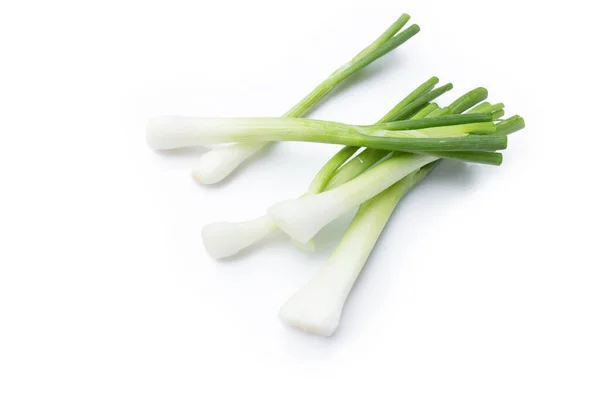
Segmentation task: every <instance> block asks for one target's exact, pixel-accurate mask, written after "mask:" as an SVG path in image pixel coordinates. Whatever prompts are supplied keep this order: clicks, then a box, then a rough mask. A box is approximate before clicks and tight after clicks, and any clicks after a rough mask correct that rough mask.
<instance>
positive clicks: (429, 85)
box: [379, 76, 440, 123]
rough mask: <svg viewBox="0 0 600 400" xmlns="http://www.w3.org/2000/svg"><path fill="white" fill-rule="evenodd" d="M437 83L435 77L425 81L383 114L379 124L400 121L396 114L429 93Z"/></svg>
mask: <svg viewBox="0 0 600 400" xmlns="http://www.w3.org/2000/svg"><path fill="white" fill-rule="evenodd" d="M439 81H440V80H439V79H438V78H437V77H436V76H434V77H432V78H430V79H428V80H427V81H425V82H424V83H423V84H421V85H420V86H419V87H418V88H416V89H415V90H413V91H412V92H411V93H410V94H409V95H408V96H406V97H405V98H404V99H402V101H400V102H399V103H398V104H396V105H395V106H394V108H392V109H391V110H390V111H388V113H387V114H385V115H384V116H383V118H381V119H380V120H379V123H382V122H388V121H396V120H398V119H400V118H398V117H397V115H398V113H401V112H402V111H403V110H404V109H405V108H406V107H407V106H408V105H409V104H411V103H412V102H413V101H415V100H416V99H418V98H420V97H421V96H423V95H424V94H426V93H428V92H430V91H431V89H433V88H434V87H435V85H437V84H438V82H439Z"/></svg>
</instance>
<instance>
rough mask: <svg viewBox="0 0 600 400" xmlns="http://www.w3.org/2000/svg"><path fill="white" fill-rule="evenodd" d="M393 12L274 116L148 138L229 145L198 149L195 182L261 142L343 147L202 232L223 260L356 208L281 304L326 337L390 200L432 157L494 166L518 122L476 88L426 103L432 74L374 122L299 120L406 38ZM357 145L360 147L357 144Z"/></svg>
mask: <svg viewBox="0 0 600 400" xmlns="http://www.w3.org/2000/svg"><path fill="white" fill-rule="evenodd" d="M407 21H408V16H404V15H403V16H402V17H401V18H400V19H399V20H398V21H396V22H395V23H394V24H393V25H392V26H391V27H390V28H388V30H387V31H386V32H385V33H384V34H383V35H381V36H380V37H379V38H378V39H377V40H376V41H375V42H373V44H371V45H370V46H369V47H367V48H366V49H365V50H363V51H362V52H361V53H359V54H358V55H357V56H356V57H355V58H354V59H353V60H352V61H351V62H350V63H348V64H346V65H344V66H343V67H341V68H340V69H338V71H336V72H335V73H334V74H332V75H331V76H330V78H328V79H327V80H326V81H324V82H323V83H322V84H321V85H319V86H318V87H317V88H316V89H315V90H314V91H313V92H312V93H311V94H309V96H307V97H306V98H305V99H303V100H302V101H301V102H300V103H299V104H298V105H297V106H296V107H294V108H293V109H292V110H290V111H289V112H288V113H286V114H285V115H284V117H280V118H193V117H181V116H165V117H157V118H153V119H151V120H150V121H149V124H148V128H147V141H148V144H149V145H150V146H151V147H152V148H154V149H157V150H166V149H172V148H178V147H185V146H200V145H211V144H224V143H235V144H234V145H231V146H228V147H223V148H219V149H216V150H213V151H210V152H209V153H206V155H205V156H204V157H202V160H201V168H200V169H199V170H196V171H195V172H194V176H195V177H196V178H197V180H198V181H200V182H204V183H212V182H216V181H218V180H221V179H222V178H223V177H225V176H227V175H228V174H229V173H230V172H231V171H233V170H234V169H235V168H236V167H237V166H238V165H240V163H241V162H243V161H244V160H245V159H246V158H247V157H249V156H250V155H252V154H254V153H256V152H257V151H258V150H259V149H260V148H262V147H264V146H265V145H266V144H267V143H270V142H277V141H308V142H318V143H328V144H343V145H345V147H343V148H342V149H340V150H339V151H338V152H337V153H336V154H335V155H334V156H333V157H332V158H331V159H330V160H329V161H328V162H327V163H326V164H325V165H324V166H323V167H322V168H321V170H320V171H319V172H318V173H317V175H316V176H315V178H314V179H313V181H312V183H311V185H310V186H309V188H308V190H307V192H306V193H305V194H304V195H302V196H300V197H299V198H296V199H293V200H287V201H283V202H280V203H277V204H275V205H273V206H271V207H269V208H268V209H267V215H263V216H261V217H258V218H255V219H252V220H249V221H245V222H239V223H233V222H217V223H213V224H210V225H207V226H205V227H204V228H203V229H202V238H203V240H204V245H205V247H206V249H207V251H208V253H209V254H210V255H211V256H212V257H214V258H222V257H228V256H231V255H233V254H236V253H238V252H239V251H240V250H242V249H244V248H247V247H248V246H251V245H252V244H255V243H256V242H258V241H259V240H261V239H262V238H264V237H265V236H267V235H269V234H270V233H273V232H276V231H278V230H282V231H284V232H285V233H286V234H288V236H290V237H291V238H292V239H294V242H295V243H297V244H298V245H299V246H304V247H310V246H311V245H312V242H313V239H312V238H313V236H315V235H316V233H318V232H319V231H320V230H321V229H322V228H323V227H324V226H325V225H327V224H328V223H330V222H331V221H333V220H334V219H336V218H338V217H340V216H341V215H343V214H345V213H347V212H349V211H350V210H352V209H354V208H355V207H359V208H358V212H357V213H356V215H355V216H354V219H353V220H352V223H351V224H350V226H349V228H348V230H347V231H346V233H345V234H344V236H343V238H342V240H341V242H340V243H339V245H338V246H337V248H336V249H335V250H334V252H333V254H332V255H331V257H330V258H329V260H328V261H327V262H326V263H325V265H324V267H323V268H322V269H321V270H320V271H319V272H318V273H317V275H316V276H315V277H314V278H313V279H312V280H311V281H310V282H308V283H307V284H306V285H305V286H304V287H303V288H301V289H300V290H299V291H298V292H296V293H295V294H294V295H293V296H292V297H291V298H290V299H289V300H288V301H287V302H286V303H285V304H284V306H283V307H282V308H281V310H280V313H279V316H280V318H281V320H282V321H283V322H284V323H286V324H288V325H290V326H292V327H295V328H298V329H301V330H304V331H307V332H311V333H314V334H318V335H323V336H330V335H332V334H333V333H334V332H335V331H336V329H337V327H338V325H339V321H340V318H341V315H342V312H343V308H344V304H345V302H346V299H347V297H348V295H349V293H350V291H351V290H352V287H353V285H354V283H355V281H356V279H357V277H358V276H359V274H360V272H361V271H362V269H363V267H364V265H365V263H366V261H367V259H368V257H369V255H370V253H371V251H372V250H373V248H374V246H375V244H376V242H377V240H378V238H379V236H380V235H381V233H382V231H383V229H384V227H385V225H386V223H387V221H388V220H389V218H390V216H391V214H392V212H393V210H394V208H395V207H396V205H397V204H398V202H399V200H400V199H401V198H402V197H403V196H404V195H405V194H406V193H408V192H409V191H410V190H411V189H412V188H413V187H415V185H417V183H419V182H420V181H422V180H423V179H424V178H425V177H427V176H428V175H429V174H430V172H431V171H432V170H433V169H434V168H435V166H436V165H438V164H439V163H440V161H441V159H447V158H448V159H458V160H463V161H467V162H474V163H484V164H492V165H500V164H501V163H502V154H501V153H498V152H496V150H503V149H505V148H506V145H507V135H509V134H511V133H513V132H516V131H518V130H520V129H523V128H524V126H525V123H524V120H523V118H521V117H520V116H514V117H511V118H508V119H502V117H503V116H504V113H505V111H504V104H503V103H497V104H492V103H489V102H486V101H485V100H486V99H487V96H488V92H487V90H486V89H485V88H476V89H474V90H472V91H470V92H468V93H466V94H465V95H463V96H461V97H459V98H458V99H457V100H455V101H454V102H452V103H451V104H450V105H449V106H446V107H440V106H439V105H438V104H437V103H432V101H434V100H435V99H437V98H438V97H439V96H440V95H442V94H444V93H446V92H447V91H449V90H451V89H452V84H446V85H443V86H440V87H437V88H436V85H437V84H438V82H439V80H438V79H437V78H436V77H434V78H431V79H429V80H427V81H426V82H424V83H423V84H421V85H420V86H419V87H418V88H417V89H416V90H414V91H413V92H412V93H410V94H409V95H408V96H407V97H406V98H404V99H403V100H402V101H400V102H399V103H398V104H397V105H396V106H394V107H393V108H392V109H391V110H390V111H389V112H388V113H387V114H386V115H385V116H384V117H383V118H382V119H381V120H380V121H378V122H377V123H375V124H373V125H348V124H344V123H340V122H331V121H323V120H321V121H317V120H310V119H304V118H300V116H301V115H303V114H304V113H305V112H307V111H308V109H309V108H310V107H311V106H312V105H313V104H315V103H316V102H318V100H319V99H321V98H322V97H323V96H325V95H326V94H327V93H328V92H330V91H331V90H332V88H333V87H334V86H335V85H337V84H338V83H339V82H341V81H342V80H343V79H345V78H346V77H347V76H350V75H351V74H352V73H354V72H356V71H357V70H359V69H360V68H362V67H364V66H365V65H368V64H369V63H370V62H372V61H374V60H375V59H377V58H379V57H381V56H382V55H384V54H386V53H387V52H389V51H391V50H392V49H393V48H395V47H397V46H398V45H400V44H401V43H403V42H405V41H406V40H408V38H410V37H411V36H413V35H414V34H415V33H416V32H417V31H418V27H416V26H413V27H410V28H408V29H406V30H405V31H403V32H401V33H399V34H397V35H396V33H397V32H398V31H399V30H400V29H401V28H402V27H403V26H404V25H405V24H406V22H407ZM361 147H364V148H363V149H360V148H361Z"/></svg>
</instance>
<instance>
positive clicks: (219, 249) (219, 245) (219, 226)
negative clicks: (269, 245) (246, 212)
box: [202, 215, 279, 258]
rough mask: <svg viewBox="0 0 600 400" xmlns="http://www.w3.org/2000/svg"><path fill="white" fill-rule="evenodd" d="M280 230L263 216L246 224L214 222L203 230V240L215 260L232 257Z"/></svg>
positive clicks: (269, 219)
mask: <svg viewBox="0 0 600 400" xmlns="http://www.w3.org/2000/svg"><path fill="white" fill-rule="evenodd" d="M278 229H279V228H278V227H277V225H275V223H273V221H272V220H271V218H269V217H268V216H266V215H265V216H263V217H259V218H255V219H252V220H250V221H244V222H214V223H212V224H209V225H206V226H204V227H203V228H202V240H203V242H204V247H205V248H206V251H207V252H208V254H209V255H210V256H211V257H213V258H225V257H230V256H232V255H234V254H236V253H238V252H239V251H240V250H243V249H245V248H246V247H249V246H251V245H253V244H254V243H256V242H258V241H260V240H261V239H263V238H265V237H266V236H267V235H269V234H270V233H273V232H276V231H277V230H278Z"/></svg>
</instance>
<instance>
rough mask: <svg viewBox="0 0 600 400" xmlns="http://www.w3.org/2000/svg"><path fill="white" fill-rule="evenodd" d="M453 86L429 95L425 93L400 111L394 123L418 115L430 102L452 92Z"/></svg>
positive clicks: (447, 86) (444, 86)
mask: <svg viewBox="0 0 600 400" xmlns="http://www.w3.org/2000/svg"><path fill="white" fill-rule="evenodd" d="M452 87H453V86H452V84H451V83H447V84H445V85H443V86H440V87H439V88H437V89H434V90H432V91H431V92H429V93H425V94H423V95H422V96H420V97H419V98H418V99H415V101H413V102H412V103H411V104H409V105H408V106H407V107H404V108H403V109H401V110H399V111H398V112H397V113H395V114H394V115H392V120H393V121H398V120H404V119H407V118H410V117H411V116H413V115H414V114H416V113H417V112H418V111H419V110H421V109H422V107H423V106H425V105H427V104H428V103H429V102H430V101H433V100H435V99H437V98H438V97H440V96H441V95H443V94H444V93H446V92H448V91H450V90H452Z"/></svg>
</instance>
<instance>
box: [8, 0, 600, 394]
mask: <svg viewBox="0 0 600 400" xmlns="http://www.w3.org/2000/svg"><path fill="white" fill-rule="evenodd" d="M586 4H591V2H588V1H577V0H575V1H571V2H569V3H567V4H564V5H562V6H561V8H559V7H558V6H551V5H548V4H547V3H544V4H542V3H539V2H533V1H524V0H521V1H515V0H506V1H503V2H494V3H482V2H481V1H475V0H455V1H427V2H417V1H414V2H404V3H402V2H397V1H383V0H370V1H368V2H365V3H364V4H363V5H361V6H350V5H348V3H347V2H346V1H341V0H340V1H335V2H334V1H329V2H327V1H320V2H315V3H312V2H309V1H303V2H283V1H280V2H273V3H270V2H266V1H252V2H244V1H242V0H240V1H220V2H216V1H211V2H208V1H197V0H196V1H177V0H175V1H174V0H170V1H155V2H146V1H135V0H129V1H104V2H91V1H88V2H81V1H60V0H59V1H52V2H42V1H19V2H5V3H3V4H2V5H1V6H0V44H1V46H0V48H1V54H2V61H1V62H0V106H1V108H0V110H1V115H2V116H1V120H2V123H1V125H0V126H1V131H0V135H1V138H2V146H0V152H1V157H0V167H1V169H0V170H1V171H2V172H1V174H2V175H1V176H2V186H1V187H2V189H1V190H2V195H1V197H0V202H1V204H2V207H1V208H0V235H1V239H2V240H1V242H0V243H1V247H0V398H2V399H7V400H8V399H10V400H12V399H55V398H56V399H109V398H110V399H199V398H202V399H204V398H206V399H221V398H223V399H228V398H242V397H248V396H250V395H255V396H260V397H261V398H269V399H270V398H277V399H281V398H291V399H296V398H298V399H300V398H307V397H309V396H310V398H316V399H320V398H327V397H329V398H331V397H332V396H334V398H342V397H343V396H346V395H356V396H361V397H363V398H403V399H461V400H465V399H507V398H510V399H513V400H516V399H533V398H544V399H568V398H576V399H598V398H599V397H600V384H599V382H598V377H599V376H600V363H599V361H598V360H600V341H599V340H598V338H599V337H600V321H599V315H600V313H599V309H600V290H598V288H599V287H600V262H599V261H600V260H599V257H598V255H597V240H598V233H597V230H596V227H597V225H598V223H600V218H599V215H598V204H599V203H598V201H599V200H600V199H599V198H598V195H597V194H596V193H595V190H594V189H595V188H596V186H597V180H598V178H597V174H596V172H597V171H598V167H597V166H596V164H595V158H596V157H595V156H596V154H597V147H598V146H599V145H600V139H599V136H600V132H599V131H598V126H597V124H596V123H595V122H594V119H595V113H594V107H595V102H594V101H595V99H596V96H595V93H594V91H595V90H597V89H598V82H597V73H598V70H599V68H598V63H597V62H596V61H595V60H594V57H593V56H594V53H595V52H597V45H596V44H595V39H596V38H598V37H599V33H600V32H599V30H598V28H597V25H598V24H597V21H596V18H595V15H594V13H593V12H592V8H591V5H586ZM402 12H408V13H410V14H411V15H412V16H413V20H412V22H415V23H418V24H419V25H420V26H421V28H422V31H421V33H419V34H418V35H417V36H416V37H415V38H413V39H411V40H410V41H409V42H408V43H407V44H405V45H403V46H402V47H401V48H400V49H399V50H397V51H395V52H394V53H393V54H392V55H389V56H386V57H385V58H384V59H381V60H379V61H378V62H376V63H375V64H373V65H372V66H370V67H368V68H367V69H366V70H365V71H364V72H363V73H361V74H360V76H359V78H357V79H351V80H350V81H349V82H348V83H347V84H344V85H343V87H342V88H341V89H340V90H339V91H337V92H336V93H335V96H332V97H329V98H328V100H327V101H326V102H325V103H323V105H322V106H321V107H319V108H318V110H316V111H315V112H314V113H313V114H311V115H312V116H313V117H315V118H326V119H331V120H338V121H344V122H350V123H369V122H371V121H374V120H376V119H378V118H379V116H381V115H382V114H383V113H384V112H386V111H387V110H388V109H389V108H390V107H391V106H393V105H394V104H395V102H396V101H398V100H399V99H401V98H402V97H403V96H404V95H405V94H406V93H407V92H408V91H410V90H411V89H412V88H414V87H415V86H416V85H417V84H419V83H421V82H422V81H424V80H425V79H427V78H429V77H430V76H432V75H437V76H439V77H440V79H441V81H442V83H444V82H453V83H454V85H455V89H454V90H453V91H452V92H451V93H450V94H448V95H446V96H444V97H443V98H442V99H440V102H442V103H444V104H448V103H449V102H450V101H451V100H452V99H454V98H455V97H457V96H459V95H460V94H462V93H463V92H465V91H467V90H469V89H471V88H474V87H476V86H485V87H487V88H488V89H489V91H490V100H491V101H494V102H497V101H502V102H505V103H506V104H507V112H508V114H509V115H511V114H514V113H519V114H521V115H523V116H524V117H525V119H526V122H527V129H526V130H525V131H522V132H519V133H517V134H515V135H514V136H511V138H510V143H509V150H508V152H506V155H505V163H504V164H503V165H502V166H501V167H487V166H476V165H464V164H461V163H458V162H444V163H443V165H442V166H440V168H439V169H438V170H436V171H435V172H434V174H432V176H431V177H430V178H428V179H427V180H426V181H425V182H424V183H423V184H421V185H420V186H419V187H418V188H417V189H416V190H415V191H414V192H412V193H411V194H410V195H409V196H407V198H406V199H405V200H403V201H402V202H401V204H400V206H399V207H398V209H397V210H396V212H395V214H394V215H393V217H392V220H391V221H390V224H389V225H388V227H387V228H386V230H385V232H384V234H383V236H382V238H381V240H380V241H379V243H378V245H377V247H376V250H375V251H374V253H373V254H372V256H371V258H370V260H369V262H368V264H367V267H366V268H365V270H364V271H363V274H362V276H361V277H360V279H359V281H358V283H357V285H356V287H355V290H354V291H353V292H352V294H351V296H350V298H349V300H348V303H347V307H346V309H345V313H344V316H343V319H342V323H341V325H340V328H339V330H338V332H337V334H336V335H335V336H333V337H331V338H329V339H323V338H317V337H312V336H309V335H305V334H302V333H300V332H297V331H294V330H292V329H289V328H287V327H284V326H283V325H282V324H281V323H280V322H279V321H278V319H277V316H276V315H277V311H278V309H279V307H280V306H281V305H282V303H283V302H284V301H285V300H286V299H287V298H288V297H289V296H290V295H291V294H292V293H293V292H294V291H295V290H296V288H298V287H299V286H301V285H302V284H303V283H304V282H306V281H307V280H308V279H310V277H311V276H313V274H314V273H315V272H316V271H317V269H318V268H319V267H320V265H321V264H322V263H323V262H324V260H325V259H326V258H327V256H328V254H329V252H330V251H331V248H332V246H333V245H334V244H335V243H336V241H337V240H338V239H339V237H340V235H341V233H342V232H343V230H344V227H345V225H346V224H347V223H348V221H349V219H350V216H348V217H346V218H343V220H341V221H336V223H334V224H333V225H332V226H330V227H328V228H327V229H326V230H325V231H324V232H323V233H322V234H320V235H319V237H318V245H319V248H318V250H317V251H316V252H315V253H314V254H307V253H302V252H301V251H299V250H297V249H295V248H294V247H293V246H290V244H289V243H288V242H287V241H286V240H284V238H282V237H277V238H275V239H273V240H270V241H268V242H266V243H264V244H262V245H261V246H259V247H257V248H255V249H252V250H251V251H248V252H246V253H244V254H242V255H240V256H239V257H235V258H234V259H232V260H229V261H225V262H216V261H214V260H212V259H210V258H209V257H208V256H207V254H206V253H205V251H204V249H203V247H202V243H201V238H200V227H201V226H202V225H203V224H206V223H208V222H212V221H215V220H224V219H228V220H233V221H237V220H242V219H246V218H250V217H254V216H258V215H261V214H262V213H263V211H264V210H265V208H266V207H267V206H268V205H270V204H272V203H273V202H275V201H278V200H282V199H286V198H291V197H294V196H297V195H299V194H301V193H302V191H303V190H304V189H305V188H306V187H307V185H308V184H309V182H310V179H311V178H312V176H313V175H314V174H315V173H316V172H317V170H318V169H319V167H320V165H321V164H322V163H323V162H324V161H325V160H326V159H327V158H328V157H329V156H330V155H331V154H332V153H333V152H334V151H336V147H335V146H325V145H315V144H297V143H287V144H283V145H280V146H277V147H276V148H274V149H273V150H272V151H270V152H268V153H267V154H266V155H265V157H263V158H261V159H260V160H259V161H257V162H255V163H253V164H251V165H248V166H247V167H246V168H244V169H243V170H241V171H240V172H239V173H237V174H235V176H233V177H232V179H230V180H228V181H227V182H225V183H223V184H220V185H217V186H216V187H207V188H204V187H198V186H197V185H196V184H195V183H194V182H193V181H192V179H191V178H190V176H189V171H190V169H191V168H192V167H193V166H194V165H195V161H196V159H197V157H198V155H199V154H201V152H202V151H203V150H188V151H176V152H172V153H169V154H159V153H154V152H152V151H151V150H149V149H148V148H147V146H146V143H145V136H144V135H145V131H144V130H145V124H146V120H147V118H148V117H149V116H153V115H160V114H183V115H197V116H277V115H280V114H282V113H283V112H284V111H285V110H286V109H287V108H289V107H290V106H291V105H293V104H294V103H295V102H296V101H298V100H299V99H300V98H301V97H302V96H303V95H304V94H306V93H308V92H309V91H310V90H311V89H312V88H313V87H314V86H315V85H316V84H318V83H319V82H320V81H321V80H322V79H324V78H325V77H326V76H327V75H328V74H329V73H330V72H332V71H333V70H334V69H335V68H336V67H338V66H339V65H341V64H342V63H343V62H345V61H347V60H348V59H349V58H350V57H352V56H353V55H354V54H355V53H356V52H358V51H359V50H360V49H361V48H362V47H364V46H365V45H366V44H368V43H369V42H370V41H371V40H372V39H374V38H375V37H376V36H377V35H379V34H380V32H381V31H382V30H383V29H385V27H387V26H388V25H389V24H390V23H391V22H392V21H393V20H394V19H395V18H396V17H397V16H398V15H399V14H400V13H402ZM577 119H579V120H577Z"/></svg>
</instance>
